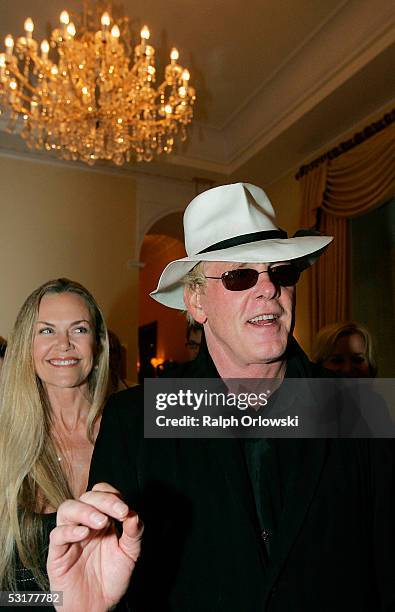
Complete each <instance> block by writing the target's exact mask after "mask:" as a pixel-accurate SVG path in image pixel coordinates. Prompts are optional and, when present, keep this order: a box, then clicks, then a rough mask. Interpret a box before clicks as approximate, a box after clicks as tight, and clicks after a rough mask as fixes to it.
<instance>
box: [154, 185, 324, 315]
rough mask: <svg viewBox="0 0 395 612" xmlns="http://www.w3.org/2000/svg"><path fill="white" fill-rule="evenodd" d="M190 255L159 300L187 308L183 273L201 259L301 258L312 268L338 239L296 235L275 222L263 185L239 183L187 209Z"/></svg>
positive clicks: (157, 294)
mask: <svg viewBox="0 0 395 612" xmlns="http://www.w3.org/2000/svg"><path fill="white" fill-rule="evenodd" d="M184 235H185V249H186V252H187V254H188V256H187V257H183V258H182V259H176V260H175V261H172V262H170V263H169V264H168V265H167V266H166V268H165V269H164V270H163V272H162V275H161V277H160V279H159V283H158V286H157V288H156V289H155V291H152V293H150V295H151V297H153V298H154V300H156V301H157V302H160V303H161V304H164V305H165V306H169V307H170V308H178V309H181V310H184V309H185V303H184V286H183V283H182V282H181V280H182V278H183V277H184V276H185V274H187V273H188V272H189V271H190V270H192V268H194V266H196V264H197V263H198V262H199V261H226V262H240V263H271V262H278V261H289V260H297V263H298V265H299V266H300V268H301V269H304V268H307V267H308V266H310V265H311V264H312V263H314V261H315V260H316V259H317V258H318V257H319V256H320V255H321V253H322V252H323V250H324V249H325V247H327V246H328V244H329V243H330V242H331V241H332V240H333V237H332V236H321V235H319V233H318V232H312V231H309V230H306V231H305V230H300V231H299V232H297V233H296V234H295V236H294V237H293V238H288V237H287V234H286V232H284V231H283V230H281V229H279V228H278V227H277V226H276V224H275V212H274V210H273V206H272V205H271V203H270V200H269V198H268V197H267V195H266V194H265V192H264V191H263V189H261V188H260V187H256V186H255V185H251V184H249V183H233V184H231V185H222V186H221V187H214V188H213V189H209V190H208V191H204V192H203V193H201V194H200V195H198V196H197V197H196V198H194V199H193V200H192V202H191V203H190V204H189V205H188V207H187V209H186V210H185V214H184Z"/></svg>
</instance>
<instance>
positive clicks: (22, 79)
mask: <svg viewBox="0 0 395 612" xmlns="http://www.w3.org/2000/svg"><path fill="white" fill-rule="evenodd" d="M8 71H9V72H10V74H11V76H13V77H15V78H16V79H18V81H20V82H21V83H22V84H23V86H24V87H26V89H28V90H29V91H31V92H32V93H33V94H37V90H36V89H35V88H34V87H33V85H31V83H30V81H29V79H27V78H26V77H25V75H24V74H22V72H20V71H19V70H18V68H16V69H11V68H8ZM20 95H21V94H20Z"/></svg>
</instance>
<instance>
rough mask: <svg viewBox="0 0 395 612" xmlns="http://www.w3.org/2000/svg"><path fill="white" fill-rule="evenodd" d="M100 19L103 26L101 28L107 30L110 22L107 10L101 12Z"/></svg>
mask: <svg viewBox="0 0 395 612" xmlns="http://www.w3.org/2000/svg"><path fill="white" fill-rule="evenodd" d="M100 21H101V24H102V26H103V30H107V28H108V27H109V26H110V23H111V19H110V15H109V14H108V13H107V12H105V13H103V15H102V16H101V20H100Z"/></svg>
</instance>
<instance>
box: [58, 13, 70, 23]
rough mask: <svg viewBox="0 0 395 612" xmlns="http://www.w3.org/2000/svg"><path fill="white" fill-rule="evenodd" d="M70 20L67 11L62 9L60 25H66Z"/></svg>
mask: <svg viewBox="0 0 395 612" xmlns="http://www.w3.org/2000/svg"><path fill="white" fill-rule="evenodd" d="M69 22H70V17H69V14H68V12H67V11H62V12H61V13H60V23H61V24H62V25H68V23H69Z"/></svg>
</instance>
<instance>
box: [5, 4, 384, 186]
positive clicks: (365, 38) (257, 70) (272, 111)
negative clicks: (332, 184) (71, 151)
mask: <svg viewBox="0 0 395 612" xmlns="http://www.w3.org/2000/svg"><path fill="white" fill-rule="evenodd" d="M116 4H117V5H118V8H120V9H121V10H122V12H123V13H124V14H127V15H128V16H129V17H130V18H131V23H132V28H133V30H134V32H135V41H136V42H138V32H139V30H140V28H141V26H142V25H143V24H144V23H147V25H148V26H149V28H150V30H151V41H152V44H153V45H154V46H155V48H156V49H157V53H158V54H159V55H161V56H165V55H167V53H168V52H169V50H170V48H171V47H172V46H174V45H175V46H177V47H178V48H179V50H180V61H181V62H182V63H184V64H186V65H187V66H188V67H189V68H190V71H191V75H192V77H191V79H192V81H191V82H192V84H193V85H194V86H195V88H196V90H197V103H196V112H195V122H194V125H193V127H192V128H191V130H190V138H189V140H188V142H187V143H186V145H181V146H180V147H179V148H178V150H177V153H176V154H175V155H173V156H170V157H168V158H166V160H165V161H161V162H155V163H151V164H138V165H133V166H128V167H125V168H124V169H123V171H126V172H134V171H136V170H137V171H143V172H148V173H155V174H161V175H166V176H173V177H180V178H191V177H196V176H198V177H201V178H211V179H213V180H224V179H225V178H227V177H232V178H237V179H239V178H243V179H248V180H255V181H256V182H258V183H260V184H265V183H266V184H267V183H270V182H272V181H274V180H275V179H276V178H278V177H279V176H281V175H282V174H284V173H286V172H288V171H290V170H291V169H293V168H295V167H296V166H298V165H300V164H301V163H303V162H305V161H306V160H307V159H309V158H311V156H312V155H314V154H315V152H316V151H317V150H319V149H320V148H322V147H324V146H326V145H328V146H329V144H331V143H333V141H334V140H336V138H338V137H340V136H341V135H342V134H344V132H346V131H347V130H350V129H351V128H352V127H353V126H354V125H357V124H358V122H360V121H361V120H362V119H363V118H364V117H367V116H368V115H370V114H372V113H374V112H377V111H378V110H379V109H381V108H385V107H388V105H389V104H390V102H391V100H394V99H395V79H394V70H393V68H394V65H395V62H394V60H395V5H394V4H393V3H391V2H389V1H388V0H330V1H329V2H328V0H287V1H286V0H245V1H244V2H241V1H240V0H199V1H198V2H197V1H194V2H192V0H166V1H160V0H124V2H122V3H116ZM80 7H81V2H79V0H51V2H50V3H48V2H47V0H17V1H15V0H1V1H0V40H3V39H4V37H5V35H6V34H7V33H12V34H13V35H15V36H18V35H21V34H22V33H23V22H24V19H25V18H26V17H27V16H30V17H32V19H33V21H34V23H35V26H36V30H35V32H36V34H37V37H38V38H43V37H44V36H47V35H48V31H49V30H50V29H51V28H53V27H55V26H56V25H57V23H58V18H59V14H60V12H61V10H62V9H64V8H66V9H67V10H70V11H77V12H78V11H79V9H80ZM3 127H4V125H3ZM1 151H3V152H14V154H21V153H22V154H23V152H24V151H26V148H25V146H24V143H23V141H22V140H21V139H20V138H19V137H17V136H15V135H9V134H5V133H4V132H1V133H0V152H1ZM38 155H41V156H42V158H43V159H46V155H45V154H44V153H41V154H38Z"/></svg>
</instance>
